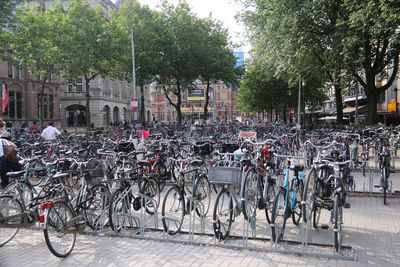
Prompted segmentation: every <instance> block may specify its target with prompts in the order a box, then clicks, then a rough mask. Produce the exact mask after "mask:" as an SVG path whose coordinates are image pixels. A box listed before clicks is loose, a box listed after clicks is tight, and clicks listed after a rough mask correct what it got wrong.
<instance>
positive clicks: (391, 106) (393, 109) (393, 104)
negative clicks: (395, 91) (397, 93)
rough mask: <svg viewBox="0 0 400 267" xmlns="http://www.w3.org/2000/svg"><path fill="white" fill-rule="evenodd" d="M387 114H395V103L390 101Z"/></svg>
mask: <svg viewBox="0 0 400 267" xmlns="http://www.w3.org/2000/svg"><path fill="white" fill-rule="evenodd" d="M387 108H388V112H396V101H395V100H394V99H392V101H390V103H389V104H388V107H387Z"/></svg>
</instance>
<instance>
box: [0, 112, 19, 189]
mask: <svg viewBox="0 0 400 267" xmlns="http://www.w3.org/2000/svg"><path fill="white" fill-rule="evenodd" d="M4 126H5V123H4V121H3V119H1V118H0V135H1V134H2V133H3V131H4ZM20 170H22V165H21V164H20V163H19V162H18V148H17V146H16V145H15V144H14V143H13V142H11V141H9V140H7V139H4V138H0V178H1V187H0V188H5V187H6V186H7V185H8V184H9V183H10V181H9V178H8V176H7V172H10V171H20Z"/></svg>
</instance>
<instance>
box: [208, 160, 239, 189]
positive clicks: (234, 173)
mask: <svg viewBox="0 0 400 267" xmlns="http://www.w3.org/2000/svg"><path fill="white" fill-rule="evenodd" d="M241 177H242V176H241V171H240V163H239V162H237V161H230V162H226V161H220V162H219V163H218V164H217V165H216V166H212V167H210V169H209V171H208V180H209V182H210V183H211V184H233V185H240V182H241Z"/></svg>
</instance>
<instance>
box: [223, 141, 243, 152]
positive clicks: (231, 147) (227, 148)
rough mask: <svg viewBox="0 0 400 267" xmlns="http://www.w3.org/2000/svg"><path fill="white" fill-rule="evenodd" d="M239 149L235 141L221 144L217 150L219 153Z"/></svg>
mask: <svg viewBox="0 0 400 267" xmlns="http://www.w3.org/2000/svg"><path fill="white" fill-rule="evenodd" d="M238 149H239V145H238V144H236V143H226V144H223V145H222V146H221V148H220V150H219V152H220V153H233V152H235V151H236V150H238Z"/></svg>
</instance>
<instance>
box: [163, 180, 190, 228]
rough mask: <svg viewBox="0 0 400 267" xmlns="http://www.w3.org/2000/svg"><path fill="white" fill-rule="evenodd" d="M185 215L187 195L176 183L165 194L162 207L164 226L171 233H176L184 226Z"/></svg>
mask: <svg viewBox="0 0 400 267" xmlns="http://www.w3.org/2000/svg"><path fill="white" fill-rule="evenodd" d="M184 216H185V197H184V195H183V192H182V191H181V189H180V188H179V187H178V186H176V185H174V186H172V187H171V188H170V189H168V191H167V193H166V194H165V196H164V200H163V205H162V209H161V221H162V223H163V228H164V231H165V232H166V233H168V234H169V235H176V234H177V233H178V232H179V231H180V230H181V227H182V224H183V217H184Z"/></svg>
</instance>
